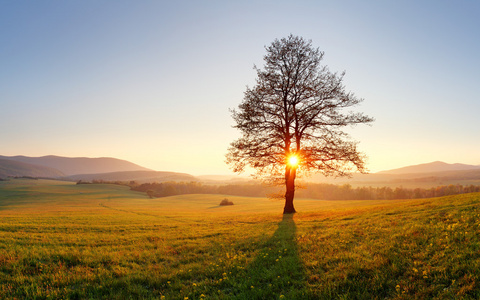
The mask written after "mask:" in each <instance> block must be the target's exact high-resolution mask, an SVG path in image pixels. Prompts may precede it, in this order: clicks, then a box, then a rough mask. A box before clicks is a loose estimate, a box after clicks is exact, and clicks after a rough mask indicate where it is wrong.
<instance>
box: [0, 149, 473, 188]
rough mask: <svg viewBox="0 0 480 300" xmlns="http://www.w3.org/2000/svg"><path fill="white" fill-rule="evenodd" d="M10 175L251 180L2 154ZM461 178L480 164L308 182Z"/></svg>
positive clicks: (1, 165)
mask: <svg viewBox="0 0 480 300" xmlns="http://www.w3.org/2000/svg"><path fill="white" fill-rule="evenodd" d="M8 176H17V177H20V176H29V177H38V178H53V179H62V180H70V181H78V180H82V181H92V180H105V181H132V180H134V181H137V182H139V183H145V182H165V181H202V182H206V183H213V184H235V183H239V182H241V183H245V182H248V179H247V178H239V177H235V176H214V175H206V176H198V177H195V176H193V175H190V174H186V173H177V172H165V171H153V170H150V169H147V168H144V167H142V166H139V165H136V164H134V163H131V162H129V161H126V160H121V159H116V158H111V157H101V158H87V157H61V156H53V155H49V156H42V157H28V156H0V178H6V177H8ZM460 180H470V181H472V180H473V181H478V183H479V184H480V166H475V165H466V164H447V163H444V162H440V161H436V162H431V163H426V164H419V165H414V166H407V167H403V168H399V169H393V170H387V171H382V172H377V173H372V174H354V175H353V177H352V178H351V179H345V178H340V179H331V178H325V177H323V176H321V175H314V176H312V177H310V178H307V179H306V180H305V181H310V182H322V183H338V184H343V183H358V184H363V185H371V184H377V185H378V184H384V183H397V184H405V183H412V182H413V183H415V182H417V183H418V182H436V183H442V182H455V181H460Z"/></svg>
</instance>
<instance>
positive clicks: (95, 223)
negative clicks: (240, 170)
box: [0, 180, 480, 299]
mask: <svg viewBox="0 0 480 300" xmlns="http://www.w3.org/2000/svg"><path fill="white" fill-rule="evenodd" d="M223 198H225V196H222V195H186V196H177V197H170V198H162V199H148V198H147V197H146V196H144V195H142V194H138V193H134V192H131V191H129V190H128V189H125V188H124V187H118V186H109V185H81V186H79V185H73V184H69V183H61V182H53V181H34V180H15V181H9V182H1V183H0V298H2V299H3V298H5V299H23V298H27V299H58V298H64V299H84V298H94V299H101V298H104V299H126V298H127V299H128V298H132V299H137V298H144V299H187V298H188V299H385V298H388V299H412V298H417V299H420V298H437V299H462V298H465V299H477V298H480V288H479V286H478V285H479V283H478V282H479V277H480V274H479V272H478V270H479V269H480V255H479V253H480V252H479V251H480V238H479V233H480V223H479V221H478V220H479V216H480V205H479V200H480V194H467V195H459V196H451V197H444V198H435V199H422V200H412V201H308V200H298V201H297V209H298V210H299V211H301V212H300V213H297V214H295V215H293V216H292V215H290V216H286V217H283V216H282V215H281V206H282V204H281V203H278V202H272V201H269V200H266V199H261V198H245V197H228V198H229V200H231V201H232V202H234V204H235V205H233V206H219V205H218V204H219V203H220V201H221V200H222V199H223Z"/></svg>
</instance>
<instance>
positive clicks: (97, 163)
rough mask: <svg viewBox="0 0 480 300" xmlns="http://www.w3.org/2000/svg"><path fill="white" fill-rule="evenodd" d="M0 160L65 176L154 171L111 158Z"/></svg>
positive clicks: (43, 157) (9, 157)
mask: <svg viewBox="0 0 480 300" xmlns="http://www.w3.org/2000/svg"><path fill="white" fill-rule="evenodd" d="M0 159H6V160H11V161H18V162H23V163H27V164H31V165H38V166H44V167H48V168H52V169H56V170H58V171H60V172H62V173H63V174H64V176H70V175H76V174H95V173H107V172H124V171H152V170H150V169H147V168H144V167H141V166H139V165H136V164H134V163H131V162H129V161H126V160H121V159H116V158H111V157H100V158H88V157H62V156H54V155H49V156H42V157H28V156H0Z"/></svg>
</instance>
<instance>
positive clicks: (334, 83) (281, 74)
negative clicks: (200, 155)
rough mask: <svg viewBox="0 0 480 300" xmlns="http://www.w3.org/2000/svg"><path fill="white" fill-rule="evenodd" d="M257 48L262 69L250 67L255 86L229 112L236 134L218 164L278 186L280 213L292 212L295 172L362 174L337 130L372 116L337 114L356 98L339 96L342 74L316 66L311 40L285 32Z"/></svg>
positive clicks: (360, 161) (352, 146)
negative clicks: (281, 196) (250, 170)
mask: <svg viewBox="0 0 480 300" xmlns="http://www.w3.org/2000/svg"><path fill="white" fill-rule="evenodd" d="M265 49H266V51H267V54H266V55H265V56H264V62H265V65H264V68H263V69H259V68H257V67H254V69H255V70H256V72H257V79H256V84H255V86H254V87H253V88H248V87H247V90H246V92H245V95H244V99H243V101H242V102H241V103H240V105H239V106H238V110H235V109H234V110H232V117H233V119H234V121H235V122H236V125H234V128H237V129H238V130H240V132H241V133H242V136H241V137H240V138H239V139H238V140H236V141H234V142H232V143H231V145H230V148H229V149H228V153H227V155H226V158H227V160H226V161H227V163H228V164H230V166H231V167H232V169H233V171H234V172H243V171H245V169H246V168H247V167H250V168H253V169H254V170H255V171H256V174H255V175H256V177H257V178H262V179H264V180H269V181H271V182H274V183H277V184H281V185H285V187H286V192H285V207H284V211H283V212H284V214H286V213H294V212H295V208H294V205H293V199H294V195H295V178H296V176H297V170H298V171H299V172H300V171H301V172H303V173H305V174H308V173H310V172H320V173H323V174H324V175H327V176H329V175H335V176H347V175H348V174H349V173H350V172H351V171H353V170H357V171H360V172H364V171H365V166H364V165H365V162H364V161H365V158H364V155H363V154H361V153H360V152H359V151H358V150H357V147H356V146H357V143H356V142H354V141H351V140H350V136H349V135H348V134H347V133H346V132H345V131H344V130H343V129H344V128H345V127H346V126H350V125H356V124H360V123H370V122H372V121H373V119H372V118H370V117H368V116H366V115H364V114H362V113H354V112H347V111H345V109H346V108H349V107H352V106H356V105H357V104H359V103H360V102H362V101H363V99H360V98H357V97H356V96H355V95H354V94H353V93H351V92H346V91H345V87H344V85H343V77H344V75H345V72H343V73H341V74H337V73H332V72H330V71H329V69H328V68H327V67H326V66H323V65H321V64H320V63H321V61H322V59H323V55H324V53H323V52H321V51H319V49H318V48H313V47H312V42H311V41H306V40H304V39H303V38H302V37H298V36H293V35H290V36H288V37H287V38H282V39H281V40H278V39H276V40H275V41H274V42H273V43H272V44H271V45H270V46H268V47H265Z"/></svg>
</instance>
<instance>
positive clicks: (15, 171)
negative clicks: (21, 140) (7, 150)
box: [0, 159, 65, 178]
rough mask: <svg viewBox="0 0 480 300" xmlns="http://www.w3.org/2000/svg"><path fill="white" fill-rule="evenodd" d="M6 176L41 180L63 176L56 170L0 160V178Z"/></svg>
mask: <svg viewBox="0 0 480 300" xmlns="http://www.w3.org/2000/svg"><path fill="white" fill-rule="evenodd" d="M8 176H13V177H15V176H29V177H43V178H58V177H62V176H65V174H64V173H62V172H61V171H59V170H57V169H53V168H49V167H45V166H39V165H33V164H28V163H24V162H20V161H14V160H8V159H0V178H6V177H8Z"/></svg>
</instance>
